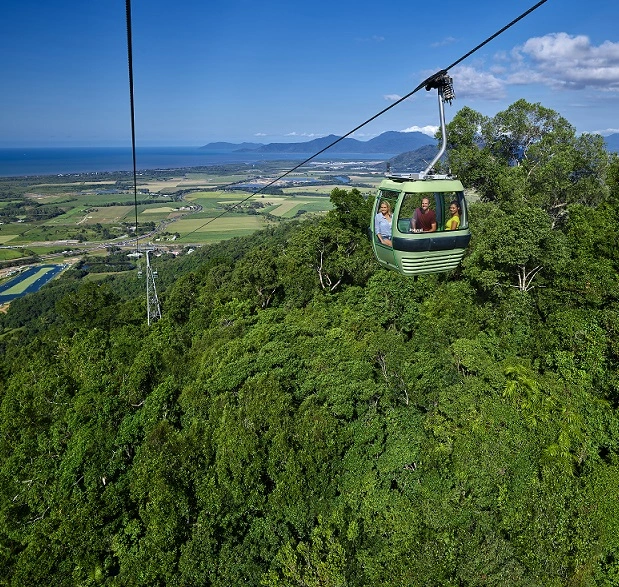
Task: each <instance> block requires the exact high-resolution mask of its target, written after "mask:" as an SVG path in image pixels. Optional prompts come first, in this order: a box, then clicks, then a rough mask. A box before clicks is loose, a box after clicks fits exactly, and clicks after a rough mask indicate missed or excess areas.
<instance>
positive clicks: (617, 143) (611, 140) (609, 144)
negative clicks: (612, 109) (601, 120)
mask: <svg viewBox="0 0 619 587" xmlns="http://www.w3.org/2000/svg"><path fill="white" fill-rule="evenodd" d="M604 142H605V143H606V148H607V149H608V150H609V151H615V152H616V153H619V133H615V134H612V135H608V136H607V137H604Z"/></svg>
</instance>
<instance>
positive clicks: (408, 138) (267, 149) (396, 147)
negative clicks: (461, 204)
mask: <svg viewBox="0 0 619 587" xmlns="http://www.w3.org/2000/svg"><path fill="white" fill-rule="evenodd" d="M338 138H339V137H337V136H336V135H328V136H326V137H320V138H318V139H313V140H311V141H305V142H301V143H268V144H264V143H247V142H245V143H228V142H217V143H208V144H207V145H204V146H202V147H200V149H204V150H208V151H216V152H219V153H307V154H312V153H317V152H318V151H322V149H324V148H325V147H327V146H328V145H330V144H331V143H333V142H334V141H335V140H337V139H338ZM604 141H605V142H606V148H607V149H608V150H609V151H615V152H619V133H614V134H611V135H608V136H607V137H604ZM428 145H436V140H435V139H433V138H432V137H429V136H428V135H426V134H423V133H421V132H398V131H388V132H384V133H382V134H380V135H378V136H377V137H374V138H373V139H370V140H369V141H358V140H357V139H350V138H345V139H342V140H341V141H340V142H339V143H337V144H336V145H334V146H333V147H331V148H330V149H329V153H346V154H348V155H354V154H360V155H361V154H363V155H368V154H372V153H376V154H393V155H396V154H400V153H407V152H409V151H415V150H417V149H419V148H421V147H426V146H428Z"/></svg>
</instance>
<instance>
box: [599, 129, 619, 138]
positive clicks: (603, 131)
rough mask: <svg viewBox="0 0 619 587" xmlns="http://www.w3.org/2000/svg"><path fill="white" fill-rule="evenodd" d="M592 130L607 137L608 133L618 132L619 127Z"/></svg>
mask: <svg viewBox="0 0 619 587" xmlns="http://www.w3.org/2000/svg"><path fill="white" fill-rule="evenodd" d="M593 132H594V133H595V134H597V135H602V136H603V137H607V136H608V135H614V134H615V133H619V128H605V129H604V130H594V131H593Z"/></svg>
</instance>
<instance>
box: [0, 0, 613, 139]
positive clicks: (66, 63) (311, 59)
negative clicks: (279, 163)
mask: <svg viewBox="0 0 619 587" xmlns="http://www.w3.org/2000/svg"><path fill="white" fill-rule="evenodd" d="M534 4H535V0H526V1H525V0H514V1H512V2H501V3H499V2H496V0H478V1H476V2H466V3H465V2H459V1H458V2H456V1H455V0H446V1H444V2H440V3H439V2H424V3H419V2H411V1H410V0H406V1H405V0H384V1H383V2H381V3H373V2H372V3H370V2H359V0H354V1H353V0H331V1H330V2H327V1H325V0H315V1H313V2H310V3H297V2H294V1H293V2H291V1H290V0H287V1H281V0H264V2H261V3H258V2H255V1H249V0H208V1H206V0H200V1H198V0H181V1H178V2H169V1H168V2H163V1H161V0H133V2H132V19H133V66H134V88H135V110H136V140H137V144H138V146H150V145H152V146H176V145H178V146H182V145H196V146H199V145H203V144H206V143H208V142H213V141H231V142H241V141H253V142H263V143H268V142H289V141H295V142H296V141H304V140H310V139H312V138H316V137H319V136H325V135H328V134H336V135H343V134H345V133H347V132H349V131H350V130H351V129H353V128H355V127H356V126H357V125H359V124H361V123H362V122H364V121H365V120H367V119H368V118H370V117H371V116H373V115H374V114H376V113H378V112H379V111H381V110H382V109H383V108H385V107H386V106H388V105H389V104H390V103H393V101H394V100H397V98H398V97H400V96H403V95H405V94H407V93H408V92H410V91H411V90H412V89H414V88H415V87H416V86H417V84H418V83H419V82H421V81H422V80H423V79H425V77H427V76H428V75H430V74H431V73H434V72H435V71H437V70H439V69H441V68H443V67H446V66H448V65H450V64H451V63H453V62H454V61H456V60H457V59H458V58H459V57H460V56H462V55H464V54H465V53H466V52H468V51H469V50H470V49H472V48H473V47H475V46H476V45H477V44H478V43H480V42H481V41H483V40H484V39H486V38H487V37H488V36H490V35H491V34H493V33H494V32H496V31H497V30H499V29H500V28H501V27H503V26H504V25H505V24H507V23H508V22H509V21H511V20H512V19H513V18H515V17H516V16H518V15H519V14H521V13H522V12H524V11H525V10H527V9H528V8H530V7H531V6H533V5H534ZM497 6H500V7H501V8H500V9H497ZM618 22H619V3H617V2H616V0H590V1H589V2H582V0H581V1H578V2H577V1H576V0H547V2H546V3H545V4H543V5H542V6H541V7H539V8H538V9H537V10H536V11H535V12H533V13H532V14H530V15H529V16H528V17H526V18H525V19H524V20H523V21H521V22H519V23H517V24H516V25H514V26H513V27H512V28H511V29H509V30H508V31H507V32H506V33H504V34H503V35H501V36H500V37H499V38H497V39H495V40H494V41H492V42H491V43H490V44H488V45H486V46H485V47H484V48H482V49H481V50H480V51H479V52H477V53H475V54H474V55H473V56H471V57H470V58H468V59H467V60H466V61H465V62H463V63H462V64H461V65H460V66H458V67H456V68H454V69H453V70H451V71H450V74H451V75H452V77H453V79H454V87H455V91H456V100H455V101H454V103H453V104H452V105H451V106H447V107H446V115H447V120H448V121H449V120H450V119H451V118H452V117H453V115H454V114H455V113H456V112H457V110H458V109H460V108H462V107H464V106H468V107H470V108H473V109H474V110H477V111H479V112H481V113H483V114H485V115H488V116H492V115H494V114H496V113H497V112H499V111H501V110H504V109H505V108H506V107H507V106H509V105H510V104H512V103H513V102H515V101H516V100H518V99H520V98H524V99H526V100H528V101H529V102H540V103H541V104H542V105H543V106H546V107H548V108H552V109H554V110H556V111H558V112H559V113H560V114H562V115H563V116H564V117H565V118H567V119H568V120H569V121H570V122H571V123H572V124H573V125H574V126H575V127H576V130H577V131H578V132H600V133H602V134H610V133H612V132H619V27H617V23H618ZM0 54H1V55H2V59H1V60H0V79H1V80H2V86H0V146H3V147H10V146H53V145H58V146H65V145H67V146H68V145H75V146H107V145H110V146H112V145H118V146H125V145H130V144H131V134H130V114H129V112H130V111H129V83H128V73H127V35H126V21H125V2H124V0H105V2H95V1H93V0H79V1H78V0H56V1H54V2H48V1H46V0H5V2H3V14H2V19H1V20H0ZM437 124H438V109H437V103H436V93H435V92H431V93H428V92H425V90H422V91H420V92H418V93H417V94H415V95H414V96H413V97H412V98H411V99H409V100H406V101H404V102H402V103H401V104H399V105H397V106H395V107H394V108H392V109H391V110H390V111H389V112H388V113H386V114H385V115H383V116H381V117H380V118H378V119H377V120H375V121H374V122H372V123H370V124H369V125H367V126H365V127H364V128H362V129H361V130H360V131H359V132H357V133H356V134H355V135H354V137H355V138H357V139H359V140H367V139H369V138H371V137H373V136H376V135H378V134H380V133H382V132H385V131H389V130H397V131H403V130H406V129H409V130H421V129H425V130H426V131H427V132H431V131H432V130H433V129H432V127H436V125H437Z"/></svg>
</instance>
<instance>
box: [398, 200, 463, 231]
mask: <svg viewBox="0 0 619 587" xmlns="http://www.w3.org/2000/svg"><path fill="white" fill-rule="evenodd" d="M426 198H427V199H428V204H429V205H428V206H427V208H425V207H424V206H423V205H422V202H423V200H424V199H426ZM397 225H398V230H399V231H400V232H403V233H407V232H413V231H414V230H416V231H420V232H421V231H422V232H434V230H432V227H434V226H435V227H436V228H435V230H436V231H437V232H443V231H446V230H462V229H465V228H468V220H467V216H466V203H465V200H464V194H463V193H462V192H435V193H406V194H404V197H403V199H402V203H401V204H400V209H399V213H398V223H397Z"/></svg>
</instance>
